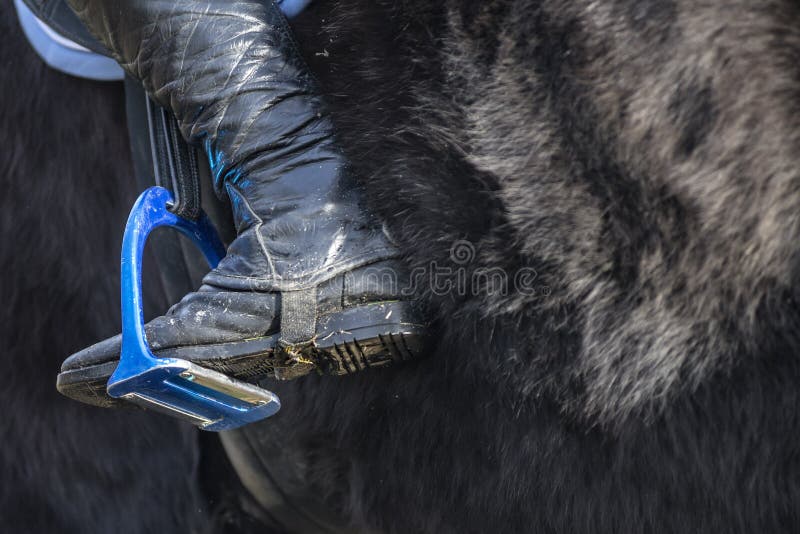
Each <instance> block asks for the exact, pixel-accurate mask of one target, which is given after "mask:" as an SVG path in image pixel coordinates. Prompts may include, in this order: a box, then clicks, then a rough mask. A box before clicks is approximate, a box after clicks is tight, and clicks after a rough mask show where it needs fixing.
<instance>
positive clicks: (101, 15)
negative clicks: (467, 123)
mask: <svg viewBox="0 0 800 534" xmlns="http://www.w3.org/2000/svg"><path fill="white" fill-rule="evenodd" d="M69 3H70V5H71V6H72V7H73V9H74V10H75V12H76V13H77V15H78V16H79V17H80V18H81V19H82V20H83V21H84V22H85V23H86V25H87V26H88V28H89V30H90V31H91V32H92V33H93V34H94V35H95V36H96V37H97V38H98V39H100V40H101V41H102V42H103V43H104V44H105V45H106V46H107V47H108V48H109V49H110V50H111V51H112V54H113V55H114V57H115V58H116V59H117V61H119V63H120V64H121V65H122V67H123V68H124V69H125V70H126V71H127V72H128V73H129V74H131V75H132V76H134V77H135V78H137V79H139V80H141V82H142V83H143V85H144V87H145V89H146V90H147V92H148V93H149V94H150V95H151V96H152V97H153V98H154V99H155V100H156V101H157V102H158V103H160V104H161V105H162V106H165V107H166V108H167V109H170V110H171V111H172V112H173V113H174V114H175V116H176V117H177V119H178V122H179V124H180V127H181V131H182V132H183V134H184V136H185V137H186V139H187V140H188V141H189V142H190V143H194V144H198V145H201V146H202V147H203V148H204V150H205V151H206V154H207V155H208V158H209V162H210V166H211V169H212V174H213V177H214V182H215V184H214V185H215V190H216V191H217V193H218V194H219V195H221V196H224V195H227V197H228V198H229V199H230V202H231V205H232V207H233V213H234V220H235V223H236V227H237V233H238V237H237V239H236V240H235V241H234V242H233V243H232V244H231V246H230V247H229V249H228V253H227V256H226V257H225V259H223V261H222V262H221V263H220V265H219V266H218V267H217V268H216V269H214V270H213V271H212V272H211V273H209V275H208V276H207V277H206V279H205V282H206V283H208V284H212V285H216V286H221V287H225V288H229V289H236V290H257V291H273V290H280V291H285V290H297V289H304V288H308V287H312V286H315V285H318V284H319V283H321V282H323V281H325V280H328V279H331V278H333V277H335V276H337V275H340V274H342V273H344V272H347V271H350V270H352V269H354V268H356V267H359V266H362V265H366V264H369V263H373V262H375V261H379V260H382V259H386V258H390V257H394V256H396V255H397V251H396V249H395V247H394V246H393V245H392V244H391V243H390V242H389V241H388V239H387V237H386V235H385V234H384V233H383V231H382V230H381V229H380V226H379V225H376V224H373V223H372V222H371V221H368V220H367V216H366V214H365V213H364V211H363V210H362V208H361V207H360V206H359V201H358V193H357V187H356V186H355V184H354V183H352V179H351V177H350V176H349V173H348V168H347V164H346V161H345V159H344V156H343V155H342V153H341V151H340V150H339V149H338V148H337V146H336V144H335V140H334V136H333V126H332V124H331V121H330V119H329V117H328V116H327V114H326V113H325V108H324V105H323V102H322V100H321V98H320V97H319V95H318V91H317V87H316V83H315V80H314V78H313V76H312V75H311V74H310V72H309V71H308V69H307V67H306V65H305V63H304V61H303V59H302V57H301V55H300V53H299V51H298V49H297V47H296V45H295V42H294V39H293V37H292V35H291V33H290V30H289V27H288V25H287V23H286V19H285V18H284V16H283V14H282V13H281V12H280V10H279V9H278V8H277V7H276V6H275V5H274V4H273V3H272V2H260V1H230V0H213V1H208V0H207V1H188V0H120V1H114V2H109V1H107V0H69Z"/></svg>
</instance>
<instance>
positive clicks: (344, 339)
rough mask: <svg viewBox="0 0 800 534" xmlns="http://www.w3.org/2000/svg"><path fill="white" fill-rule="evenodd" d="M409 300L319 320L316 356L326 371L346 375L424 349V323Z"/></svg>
mask: <svg viewBox="0 0 800 534" xmlns="http://www.w3.org/2000/svg"><path fill="white" fill-rule="evenodd" d="M415 316H419V314H415V313H413V310H412V308H411V306H410V304H409V303H407V302H400V301H393V302H379V303H375V304H365V305H363V306H359V307H357V308H353V309H350V310H346V311H343V312H341V313H338V314H335V315H331V316H329V317H326V318H323V319H321V320H320V321H319V325H318V334H317V338H316V340H315V345H314V347H313V348H311V349H310V351H311V352H312V356H311V357H312V358H313V359H314V360H315V361H316V362H317V365H318V366H319V367H320V369H321V370H322V371H323V372H324V373H326V374H333V375H346V374H351V373H355V372H358V371H362V370H364V369H367V368H371V367H383V366H385V365H389V364H391V363H400V362H404V361H408V360H411V359H413V358H415V357H416V356H418V355H419V354H420V352H421V351H422V350H423V346H424V333H425V332H426V327H425V325H423V324H419V323H414V322H412V321H409V320H407V319H406V318H408V317H415Z"/></svg>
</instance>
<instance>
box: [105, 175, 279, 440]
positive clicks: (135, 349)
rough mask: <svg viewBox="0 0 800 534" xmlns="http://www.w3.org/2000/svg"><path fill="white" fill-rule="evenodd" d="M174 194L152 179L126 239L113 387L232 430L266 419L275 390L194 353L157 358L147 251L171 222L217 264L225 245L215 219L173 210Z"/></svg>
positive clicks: (120, 394)
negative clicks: (149, 325)
mask: <svg viewBox="0 0 800 534" xmlns="http://www.w3.org/2000/svg"><path fill="white" fill-rule="evenodd" d="M172 200H173V198H172V195H171V193H170V192H169V191H167V190H166V189H164V188H161V187H151V188H149V189H147V190H146V191H145V192H144V193H142V194H141V195H140V196H139V198H138V199H137V201H136V203H135V204H134V206H133V209H132V210H131V213H130V216H129V217H128V223H127V225H126V226H125V235H124V237H123V241H122V280H121V282H122V283H121V285H122V351H121V354H120V360H119V365H118V366H117V369H116V371H114V374H112V375H111V378H109V380H108V385H107V387H106V390H107V391H108V394H109V395H110V396H112V397H115V398H121V399H125V400H127V401H130V402H133V403H135V404H138V405H141V406H143V407H146V408H150V409H153V410H155V411H159V412H162V413H166V414H168V415H171V416H174V417H178V418H180V419H183V420H186V421H189V422H191V423H193V424H195V425H197V426H199V427H200V428H202V429H203V430H212V431H220V430H229V429H233V428H238V427H240V426H243V425H246V424H249V423H253V422H255V421H260V420H261V419H266V418H267V417H269V416H271V415H273V414H275V412H277V411H278V410H279V409H280V401H279V400H278V397H277V396H275V395H274V394H273V393H271V392H270V391H267V390H265V389H262V388H260V387H258V386H255V385H252V384H248V383H247V382H243V381H241V380H236V379H233V378H231V377H229V376H227V375H225V374H222V373H220V372H217V371H212V370H210V369H206V368H204V367H200V366H199V365H196V364H193V363H191V362H189V361H187V360H182V359H178V358H158V357H157V356H155V355H154V354H153V352H152V351H151V350H150V347H149V345H148V343H147V337H146V336H145V330H144V313H143V311H142V253H143V252H144V246H145V243H146V242H147V237H148V235H149V234H150V232H152V231H153V230H155V229H156V228H159V227H161V226H170V227H173V228H175V229H176V230H178V231H180V232H181V233H182V234H184V235H185V236H187V237H188V238H190V239H191V240H192V241H193V242H194V243H195V244H196V245H197V246H198V247H199V248H200V250H202V252H203V254H204V255H205V257H206V260H207V261H208V263H209V265H210V266H211V267H212V268H213V267H215V266H216V265H217V263H219V261H220V260H221V259H222V257H223V256H224V255H225V247H224V246H223V244H222V242H221V241H220V239H219V236H217V233H216V231H215V230H214V227H213V225H212V224H211V221H210V220H209V219H208V217H207V216H206V215H205V214H204V213H202V212H201V214H200V217H199V218H198V219H197V220H196V221H193V220H190V219H185V218H182V217H179V216H178V215H175V214H174V213H172V212H171V211H169V209H168V206H169V205H170V203H171V202H172Z"/></svg>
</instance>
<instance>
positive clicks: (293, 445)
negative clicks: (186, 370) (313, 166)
mask: <svg viewBox="0 0 800 534" xmlns="http://www.w3.org/2000/svg"><path fill="white" fill-rule="evenodd" d="M2 15H3V16H2V22H0V23H2V24H3V25H4V28H3V29H4V35H9V36H11V37H9V38H8V40H9V44H4V45H3V47H2V48H0V58H2V65H3V68H4V69H5V74H4V76H3V82H4V83H3V90H4V94H3V96H4V110H3V112H2V113H0V121H2V125H3V126H2V128H0V139H2V141H3V147H4V151H3V153H2V155H0V176H2V178H1V179H2V180H3V195H2V200H1V201H0V202H2V204H3V207H2V212H0V213H2V216H1V217H0V221H1V222H0V233H2V240H3V241H2V243H3V247H2V251H3V255H2V257H1V258H0V262H2V268H1V269H0V271H1V272H2V283H0V302H1V303H2V304H3V308H2V311H1V312H0V313H1V314H2V317H0V329H2V332H0V343H2V350H1V351H0V357H2V358H3V363H4V366H3V367H4V368H5V369H6V371H7V372H8V373H10V375H11V377H12V379H11V380H10V381H8V384H10V385H9V386H7V387H6V388H3V390H2V393H1V394H0V395H2V400H3V406H5V407H6V410H7V414H6V416H5V417H3V418H2V419H0V421H2V423H0V425H2V426H0V428H3V429H4V430H5V431H4V432H3V436H4V439H6V445H4V446H3V447H2V449H0V472H2V477H3V479H2V482H3V484H2V490H0V519H1V522H0V524H4V525H19V524H30V525H34V526H33V527H31V530H32V531H36V529H37V528H39V530H40V531H42V532H44V531H48V532H49V531H58V532H61V531H63V532H68V531H71V530H70V529H73V530H74V531H76V532H78V531H79V532H94V531H96V532H106V531H109V530H110V529H109V528H108V527H107V525H109V524H115V525H122V526H121V527H119V528H117V527H115V528H114V530H115V531H118V532H123V531H125V530H124V529H125V528H127V529H128V530H127V531H129V532H144V531H145V529H147V528H149V529H151V530H152V529H153V528H156V529H159V531H162V532H186V531H192V530H193V529H194V530H197V529H199V528H201V527H200V526H197V525H206V526H208V528H211V529H218V530H224V529H225V528H234V527H236V528H241V529H245V528H250V526H251V525H250V523H248V521H249V520H248V519H247V518H246V517H245V516H246V513H245V512H243V511H241V510H233V509H231V507H230V505H229V504H226V503H228V502H229V501H230V499H231V497H230V495H239V494H236V493H230V492H231V491H233V490H229V489H224V490H222V489H220V488H219V484H218V481H219V480H221V479H223V478H226V477H228V476H229V475H230V472H229V468H228V466H227V465H225V464H224V463H220V464H214V465H213V466H212V467H203V472H202V473H201V474H200V475H197V474H196V470H197V469H198V467H197V466H198V465H200V466H208V465H209V463H208V462H201V461H200V460H199V459H198V455H199V454H200V453H201V451H208V450H209V449H208V448H207V447H208V444H206V446H204V447H200V446H198V445H197V443H196V442H195V441H194V440H195V438H194V436H195V435H194V433H192V432H190V431H187V430H186V429H185V428H184V427H180V426H177V425H174V424H171V423H170V422H168V421H164V420H162V419H157V418H155V417H154V416H143V415H142V414H131V413H116V412H114V413H107V412H98V411H97V410H92V409H90V408H85V407H82V406H77V405H72V404H69V403H68V402H67V401H62V400H60V399H57V397H56V395H55V393H54V392H53V390H52V385H51V384H52V379H53V377H54V375H55V372H56V371H57V367H58V363H59V361H60V359H61V358H63V357H64V356H66V355H67V354H69V353H70V352H71V351H73V350H75V349H78V348H80V347H81V346H83V345H86V344H88V343H90V342H92V341H95V340H97V339H100V338H101V337H104V336H106V335H109V334H111V333H113V332H114V330H115V329H116V328H117V326H118V325H117V324H116V322H114V321H110V319H109V318H110V317H115V316H116V306H117V305H116V302H117V300H116V299H117V297H116V289H115V287H114V284H115V282H114V279H115V277H116V269H115V268H114V263H115V255H116V247H117V245H118V239H119V234H120V231H121V221H122V219H123V218H124V213H125V211H126V210H127V206H128V205H129V203H130V201H131V195H132V194H133V192H132V191H130V187H129V186H128V184H129V183H130V182H128V181H126V174H127V173H128V172H129V171H128V167H127V160H126V159H125V158H126V156H125V152H126V147H125V138H124V133H123V131H122V127H123V124H122V121H123V118H122V116H121V111H120V104H121V102H120V100H119V95H118V93H117V89H116V88H114V87H103V88H100V87H97V86H95V85H92V84H88V83H81V82H77V81H74V80H70V79H67V78H65V77H62V76H58V75H55V74H53V73H50V72H46V71H45V70H44V68H43V67H41V66H38V65H35V59H34V58H33V57H32V56H31V53H30V52H28V51H26V50H25V49H24V45H23V44H22V42H21V41H20V38H19V31H18V30H17V29H16V28H15V27H14V20H13V19H12V15H11V11H10V9H9V8H8V7H4V8H2ZM295 26H296V31H297V33H298V38H299V41H300V43H301V45H302V46H303V48H304V49H305V53H306V56H307V58H308V61H309V63H310V64H311V66H312V69H313V70H314V71H315V73H316V74H317V76H318V77H319V79H320V82H321V84H322V86H323V87H324V88H325V90H326V92H327V97H328V102H329V103H330V106H331V108H332V111H333V114H334V118H335V122H336V125H337V128H338V135H339V136H340V138H341V139H342V141H343V145H344V147H345V149H346V151H347V152H348V155H349V157H350V160H351V161H352V164H353V167H354V170H355V171H356V174H357V175H358V177H359V179H360V180H361V183H362V184H363V188H364V191H365V195H366V197H367V199H368V203H369V205H370V207H371V209H372V210H373V211H374V212H375V213H376V214H378V215H379V216H380V217H381V218H382V219H383V220H384V221H385V222H386V225H387V227H388V229H389V231H390V233H391V234H392V235H393V236H394V238H395V239H396V240H397V241H398V242H399V243H400V244H401V247H402V249H403V250H404V252H405V258H406V261H407V262H408V265H409V268H411V269H412V272H413V273H417V274H418V276H416V277H415V278H414V280H415V281H416V283H415V284H414V287H413V288H411V290H413V291H414V292H415V293H416V294H417V296H418V297H419V298H420V299H422V300H423V301H424V302H426V303H427V304H428V306H429V307H430V309H431V313H432V314H433V316H434V318H435V320H436V325H435V336H434V341H433V342H432V344H431V347H430V354H429V357H428V358H427V359H425V360H423V361H418V362H414V363H411V364H409V365H405V366H403V367H395V368H392V369H386V370H381V371H377V370H376V371H373V372H365V373H361V374H359V375H355V376H351V377H344V378H330V377H307V378H304V379H302V380H298V381H296V382H291V383H281V384H276V385H275V387H274V390H275V391H276V393H278V395H279V396H280V397H281V399H282V402H283V409H282V411H281V412H280V414H279V415H277V416H275V417H274V418H272V419H270V420H268V421H266V422H264V423H263V424H260V425H258V426H255V427H252V428H251V429H249V430H248V435H249V436H250V437H251V438H252V439H253V440H255V442H256V443H258V442H259V440H261V442H262V443H270V444H273V445H274V446H280V447H281V451H282V455H283V456H284V457H285V458H288V460H287V461H289V463H290V464H291V465H293V466H297V468H296V469H295V470H294V472H293V473H292V475H291V476H292V477H294V479H295V481H297V480H299V481H302V483H303V484H304V485H305V487H307V488H308V491H309V493H311V494H312V495H314V496H315V497H316V498H318V499H319V500H321V501H324V503H325V505H326V506H327V507H329V509H331V510H333V511H334V512H335V513H336V514H338V515H340V516H341V517H343V518H344V519H345V521H347V522H349V523H351V524H353V525H354V526H355V527H358V528H361V529H363V530H365V531H370V532H397V533H406V532H422V531H425V532H437V533H444V532H459V533H462V532H481V533H482V532H491V531H500V532H597V533H601V532H609V533H616V532H680V533H683V532H707V531H720V532H762V531H763V532H791V531H795V530H796V529H797V527H796V525H797V524H798V520H799V519H800V518H799V517H798V515H800V512H799V510H800V508H799V506H798V505H800V465H799V464H798V461H799V459H800V445H798V443H799V441H798V437H797V436H798V434H799V433H798V431H799V430H800V428H799V427H800V416H798V408H800V395H799V392H800V388H798V384H800V366H798V360H797V357H796V353H797V349H798V345H799V344H800V339H798V334H800V329H799V328H798V327H799V326H800V322H799V319H800V317H798V303H797V298H796V297H797V290H796V289H795V288H796V287H797V278H798V260H800V256H798V254H797V252H796V251H797V250H798V245H797V242H798V239H797V238H798V235H799V234H800V228H799V227H798V224H799V223H800V209H799V208H800V188H799V187H798V184H800V176H798V170H797V169H798V165H797V161H796V160H797V159H798V154H800V151H799V150H798V148H800V147H798V146H797V145H798V142H799V141H800V139H799V137H798V135H799V134H800V118H798V117H800V115H798V113H797V107H798V106H799V105H800V104H799V103H800V98H798V96H800V94H798V93H800V77H798V75H797V65H798V59H800V10H799V9H798V8H797V6H796V5H795V3H794V2H791V1H790V0H765V1H763V2H752V1H735V2H721V1H717V2H703V3H697V2H692V1H689V0H669V1H651V0H640V1H630V0H616V1H609V2H594V1H589V0H576V1H571V2H565V1H563V0H562V1H556V0H516V1H511V0H498V1H490V2H466V1H460V2H457V1H444V2H429V1H423V0H404V1H402V2H396V1H389V0H380V1H377V2H376V1H370V2H367V1H363V2H359V1H355V0H330V1H327V2H326V1H321V0H320V1H318V2H317V3H315V4H314V5H313V7H312V8H311V9H310V10H308V11H307V12H306V13H304V14H303V15H302V16H301V17H300V18H299V19H298V20H297V21H296V23H295ZM10 73H13V75H10ZM157 297H158V295H154V299H156V300H157ZM156 306H157V305H156ZM206 441H208V440H206ZM219 456H220V452H219V450H218V449H211V452H210V453H206V454H205V458H206V459H208V458H212V459H215V461H218V462H219V458H218V457H219ZM264 456H265V457H266V458H269V453H268V451H266V452H265V454H264ZM131 481H132V482H131ZM232 487H233V484H228V485H227V486H226V488H232ZM159 488H160V489H159ZM239 490H241V488H239ZM156 493H158V494H159V495H158V497H159V498H156V497H157V496H156ZM164 495H168V496H169V497H168V498H167V499H164V498H163V497H164ZM241 495H242V497H241V498H242V499H244V498H246V497H244V496H243V495H244V493H242V494H241ZM236 498H239V497H236ZM209 499H212V500H214V502H219V501H222V503H223V504H222V505H217V506H215V505H214V504H213V503H212V504H211V505H209V504H208V502H209ZM75 503H77V506H76V504H75ZM198 507H201V508H203V511H202V512H198V511H197V509H198ZM245 508H246V507H245ZM21 521H22V522H25V523H20V522H21ZM114 521H118V522H119V523H114ZM79 525H85V526H79ZM176 525H181V526H176ZM9 528H12V527H9ZM253 528H254V529H255V530H253V531H258V529H257V528H256V527H253ZM12 531H14V530H13V529H12ZM17 531H21V530H19V529H17Z"/></svg>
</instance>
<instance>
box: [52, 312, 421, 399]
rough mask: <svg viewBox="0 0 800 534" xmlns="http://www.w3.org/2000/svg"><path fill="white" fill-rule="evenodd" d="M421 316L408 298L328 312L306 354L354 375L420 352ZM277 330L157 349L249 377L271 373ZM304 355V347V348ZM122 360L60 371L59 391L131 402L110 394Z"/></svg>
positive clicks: (333, 370)
mask: <svg viewBox="0 0 800 534" xmlns="http://www.w3.org/2000/svg"><path fill="white" fill-rule="evenodd" d="M416 315H418V313H414V312H413V310H412V309H411V306H410V305H409V303H407V302H401V301H395V302H380V303H375V304H366V305H363V306H358V307H355V308H351V309H348V310H344V311H342V312H339V313H336V314H331V315H326V316H323V317H321V318H319V320H318V321H317V335H316V338H315V342H314V344H313V346H311V347H309V349H307V353H308V355H309V356H310V357H311V359H313V361H315V362H316V363H317V365H318V367H319V368H320V370H321V371H322V372H324V373H325V374H333V375H346V374H352V373H356V372H359V371H362V370H364V369H368V368H374V367H384V366H386V365H389V364H392V363H400V362H404V361H408V360H411V359H414V358H416V357H418V356H419V355H420V354H421V352H422V351H423V347H424V340H425V333H426V332H427V327H426V326H425V325H423V324H420V323H413V322H406V321H405V320H404V319H405V318H406V317H413V316H416ZM278 339H279V335H278V334H274V335H270V336H263V337H258V338H252V339H245V340H241V341H233V342H228V343H217V344H210V345H194V346H185V347H175V348H168V349H162V350H159V351H154V354H155V355H156V356H158V357H160V358H179V359H183V360H188V361H190V362H192V363H196V364H198V365H200V366H202V367H206V368H208V369H213V370H215V371H219V372H221V373H225V374H227V375H230V376H232V377H235V378H238V379H240V380H244V381H246V382H251V383H256V382H258V381H259V380H262V379H267V378H273V379H274V373H275V367H276V366H275V363H276V350H277V348H278ZM304 355H306V352H304ZM118 363H119V360H112V361H108V362H104V363H99V364H95V365H89V366H86V367H81V368H78V369H70V370H67V371H63V372H61V373H59V375H58V378H57V380H56V388H57V389H58V391H59V392H60V393H61V394H63V395H65V396H67V397H70V398H72V399H75V400H78V401H81V402H84V403H87V404H92V405H95V406H101V407H117V406H122V405H128V403H126V402H125V401H122V400H120V399H115V398H113V397H110V396H108V394H107V393H106V384H107V383H108V379H109V378H110V377H111V375H112V374H113V372H114V370H115V369H116V368H117V364H118Z"/></svg>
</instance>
